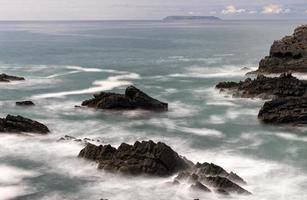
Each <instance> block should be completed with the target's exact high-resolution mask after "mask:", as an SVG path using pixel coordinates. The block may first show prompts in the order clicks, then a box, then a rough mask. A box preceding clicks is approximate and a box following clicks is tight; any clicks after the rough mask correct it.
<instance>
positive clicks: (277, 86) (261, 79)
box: [216, 73, 307, 99]
mask: <svg viewBox="0 0 307 200" xmlns="http://www.w3.org/2000/svg"><path fill="white" fill-rule="evenodd" d="M306 86H307V81H303V80H299V79H297V78H295V77H293V76H292V75H291V74H289V73H284V74H281V75H280V76H279V77H265V76H263V75H258V76H257V78H256V79H254V80H252V79H251V78H247V79H246V80H245V81H240V82H238V83H237V82H220V83H219V84H217V85H216V88H217V89H220V91H226V92H230V93H231V94H233V96H235V97H243V98H263V99H271V98H273V97H289V96H293V97H301V96H305V95H306Z"/></svg>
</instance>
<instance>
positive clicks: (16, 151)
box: [0, 21, 307, 200]
mask: <svg viewBox="0 0 307 200" xmlns="http://www.w3.org/2000/svg"><path fill="white" fill-rule="evenodd" d="M302 23H303V22H300V21H222V22H214V23H192V24H186V23H163V22H159V21H130V22H120V21H118V22H0V72H1V73H8V74H13V75H20V76H24V77H25V78H26V81H25V82H15V83H1V84H0V93H1V97H0V107H1V109H0V110H1V111H0V112H1V114H0V115H1V117H4V116H6V115H7V114H19V115H23V116H26V117H29V118H33V119H36V120H39V121H41V122H44V123H45V124H46V125H48V127H49V128H50V129H51V133H50V134H49V135H48V136H18V135H6V134H1V138H0V171H1V174H0V194H1V195H0V199H31V200H32V199H48V200H49V199H50V200H51V199H100V198H107V199H110V200H118V199H120V200H121V199H140V200H143V199H165V200H166V199H180V200H181V199H193V198H200V199H224V198H225V197H221V196H217V195H215V194H195V193H191V192H189V190H188V188H187V186H181V187H179V188H178V187H177V188H176V187H174V188H171V187H166V186H165V184H164V183H165V182H167V181H170V180H172V178H163V179H155V178H148V177H137V178H135V179H132V178H127V177H121V176H119V175H113V174H106V173H103V172H98V171H97V170H96V166H95V164H93V163H88V162H86V161H83V160H79V159H78V158H77V155H78V153H79V151H80V150H81V149H82V148H83V146H82V144H78V143H74V142H57V141H56V140H57V139H59V138H60V137H62V136H64V135H71V136H75V137H78V138H85V137H88V138H99V139H101V140H102V141H103V143H104V144H112V145H114V146H118V145H119V144H120V143H122V142H127V143H134V141H136V140H149V139H151V140H154V141H163V142H165V143H167V144H168V145H170V146H171V147H172V148H173V149H174V150H176V151H177V152H178V153H180V154H181V155H184V156H186V157H187V158H189V159H191V160H192V161H194V162H197V161H199V162H205V161H206V162H213V163H216V164H219V165H221V166H223V167H224V168H225V169H227V170H229V171H235V172H237V173H238V174H240V175H241V176H242V177H243V178H244V179H245V180H246V181H247V182H248V185H247V186H246V187H245V188H246V189H248V190H249V191H251V192H252V193H253V195H252V196H248V197H237V196H231V197H227V198H226V199H248V200H256V199H257V200H266V199H281V200H283V199H284V200H286V199H297V200H304V199H307V192H306V189H305V188H306V186H307V160H306V154H307V145H306V143H307V134H306V128H305V127H277V126H269V125H263V124H261V123H260V122H259V121H258V120H257V114H258V110H259V109H260V107H261V105H262V104H263V101H262V100H259V99H254V100H250V99H239V98H232V97H230V96H227V95H226V94H221V93H219V92H218V91H217V90H215V89H214V86H215V84H216V83H218V82H219V81H224V80H234V81H238V80H241V79H244V78H245V76H244V74H245V73H246V72H247V70H241V69H242V68H243V67H247V68H250V69H254V68H256V67H257V65H258V62H259V60H260V59H261V58H262V57H263V56H265V55H267V54H268V52H269V48H270V45H271V44H272V42H273V41H274V40H275V39H278V38H281V37H282V36H284V35H286V34H291V33H292V31H293V29H294V28H295V27H296V26H297V25H299V24H302ZM131 84H133V85H135V86H137V87H139V88H140V89H142V90H144V91H145V92H146V93H148V94H150V95H151V96H153V97H156V98H158V99H161V100H163V101H166V102H168V103H169V107H170V109H169V112H167V113H150V112H145V111H140V110H138V111H125V112H100V111H94V110H90V109H77V108H75V107H74V106H75V105H80V103H81V101H82V100H85V99H88V98H90V97H91V95H92V94H93V93H95V92H99V91H103V90H111V91H114V92H123V91H124V88H125V87H126V86H127V85H131ZM28 99H32V100H33V101H35V103H36V104H37V106H35V107H33V108H17V107H15V101H18V100H28Z"/></svg>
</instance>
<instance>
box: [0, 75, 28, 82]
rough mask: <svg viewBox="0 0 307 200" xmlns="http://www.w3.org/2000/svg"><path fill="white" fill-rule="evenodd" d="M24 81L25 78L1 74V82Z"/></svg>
mask: <svg viewBox="0 0 307 200" xmlns="http://www.w3.org/2000/svg"><path fill="white" fill-rule="evenodd" d="M23 80H25V78H23V77H18V76H11V75H7V74H0V82H10V81H23Z"/></svg>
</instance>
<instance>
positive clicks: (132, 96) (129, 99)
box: [82, 86, 168, 111]
mask: <svg viewBox="0 0 307 200" xmlns="http://www.w3.org/2000/svg"><path fill="white" fill-rule="evenodd" d="M82 106H88V107H91V108H97V109H114V110H133V109H144V110H153V111H166V110H167V109H168V104H167V103H163V102H161V101H158V100H156V99H153V98H152V97H150V96H148V95H147V94H145V93H144V92H142V91H141V90H139V89H137V88H136V87H134V86H129V87H127V88H126V92H125V94H116V93H110V92H101V93H99V94H95V95H94V98H93V99H90V100H86V101H84V102H83V103H82Z"/></svg>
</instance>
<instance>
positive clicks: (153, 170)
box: [79, 141, 193, 176]
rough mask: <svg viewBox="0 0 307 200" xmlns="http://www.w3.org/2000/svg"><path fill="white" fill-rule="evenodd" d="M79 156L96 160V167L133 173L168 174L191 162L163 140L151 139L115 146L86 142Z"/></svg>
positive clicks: (182, 168) (190, 164)
mask: <svg viewBox="0 0 307 200" xmlns="http://www.w3.org/2000/svg"><path fill="white" fill-rule="evenodd" d="M79 157H82V158H86V159H88V160H92V161H97V162H98V163H99V165H98V169H103V170H106V171H112V172H121V173H124V174H134V175H139V174H145V175H146V174H147V175H154V176H169V175H172V174H174V173H176V172H179V171H181V170H185V169H188V168H189V167H191V166H192V165H193V163H191V162H190V161H188V160H186V159H185V158H183V157H181V156H179V155H178V154H177V153H176V152H175V151H173V150H172V149H171V148H170V147H169V146H167V145H166V144H164V143H161V142H158V143H154V142H153V141H142V142H138V141H137V142H135V144H134V145H129V144H126V143H122V144H121V145H120V146H119V147H118V148H117V149H116V148H114V147H112V146H111V145H104V146H103V145H100V146H96V145H93V144H90V143H89V144H87V146H86V147H85V148H84V149H82V150H81V152H80V153H79Z"/></svg>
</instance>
